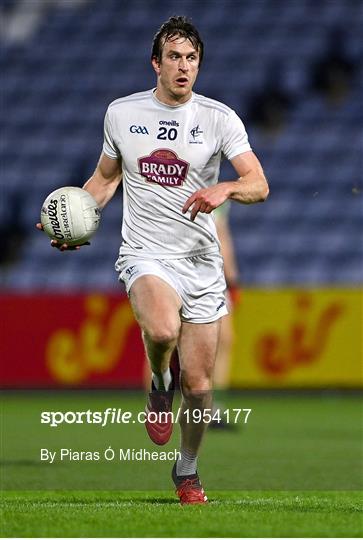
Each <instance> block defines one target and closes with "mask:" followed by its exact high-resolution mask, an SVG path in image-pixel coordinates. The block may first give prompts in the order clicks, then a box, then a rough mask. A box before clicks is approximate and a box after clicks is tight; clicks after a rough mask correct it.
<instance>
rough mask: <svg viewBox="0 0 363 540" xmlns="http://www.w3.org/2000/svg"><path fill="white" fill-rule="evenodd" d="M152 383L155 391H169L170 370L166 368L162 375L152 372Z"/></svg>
mask: <svg viewBox="0 0 363 540" xmlns="http://www.w3.org/2000/svg"><path fill="white" fill-rule="evenodd" d="M153 383H154V384H155V388H156V390H165V391H168V390H169V386H170V383H171V371H170V368H167V369H166V370H165V371H163V372H162V373H154V372H153Z"/></svg>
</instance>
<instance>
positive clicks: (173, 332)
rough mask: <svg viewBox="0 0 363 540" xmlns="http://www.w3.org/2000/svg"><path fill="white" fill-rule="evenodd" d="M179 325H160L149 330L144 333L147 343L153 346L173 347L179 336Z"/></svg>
mask: <svg viewBox="0 0 363 540" xmlns="http://www.w3.org/2000/svg"><path fill="white" fill-rule="evenodd" d="M179 330H180V325H177V324H170V323H169V324H162V325H157V326H155V327H152V328H149V329H148V330H147V331H146V332H145V333H146V336H147V338H148V340H149V341H151V342H152V343H153V344H154V345H159V346H161V347H168V346H169V345H175V343H176V341H177V339H178V336H179Z"/></svg>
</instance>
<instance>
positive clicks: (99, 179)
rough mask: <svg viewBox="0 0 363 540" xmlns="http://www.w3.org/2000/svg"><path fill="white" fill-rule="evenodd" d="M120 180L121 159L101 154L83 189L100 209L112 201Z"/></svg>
mask: <svg viewBox="0 0 363 540" xmlns="http://www.w3.org/2000/svg"><path fill="white" fill-rule="evenodd" d="M121 179H122V164H121V159H120V158H119V159H111V158H110V157H108V156H107V155H106V154H105V153H104V152H102V154H101V157H100V159H99V162H98V164H97V167H96V170H95V172H94V173H93V175H92V176H91V178H90V179H89V180H87V182H86V183H85V184H84V186H83V189H85V190H86V191H88V192H89V193H90V194H91V195H92V197H93V198H94V199H95V201H96V202H97V204H98V206H99V208H100V209H102V208H104V207H105V206H106V204H107V203H108V202H109V201H110V200H111V199H112V197H113V195H114V193H115V191H116V189H117V186H118V185H119V183H120V182H121Z"/></svg>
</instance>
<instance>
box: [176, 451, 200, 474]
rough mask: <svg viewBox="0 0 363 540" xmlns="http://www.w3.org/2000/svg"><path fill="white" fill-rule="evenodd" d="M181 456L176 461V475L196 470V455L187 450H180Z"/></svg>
mask: <svg viewBox="0 0 363 540" xmlns="http://www.w3.org/2000/svg"><path fill="white" fill-rule="evenodd" d="M180 453H181V458H180V459H178V461H177V462H176V474H177V476H187V475H189V474H195V473H196V472H197V460H198V456H197V455H196V454H193V453H192V452H190V451H189V450H180Z"/></svg>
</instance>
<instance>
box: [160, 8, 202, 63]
mask: <svg viewBox="0 0 363 540" xmlns="http://www.w3.org/2000/svg"><path fill="white" fill-rule="evenodd" d="M176 36H181V37H183V38H185V39H189V41H190V42H191V43H192V45H193V47H194V48H195V50H197V51H198V52H199V66H200V65H201V63H202V60H203V52H204V45H203V41H202V40H201V37H200V35H199V32H198V30H197V29H196V28H195V26H194V25H193V24H192V22H191V20H190V19H188V18H187V17H184V16H181V15H180V16H174V17H170V19H169V20H167V21H166V22H164V23H163V24H162V25H161V27H160V28H159V30H158V31H157V32H156V34H155V36H154V39H153V44H152V49H151V58H152V59H153V58H156V59H157V60H158V62H161V55H162V52H163V46H164V44H165V42H166V41H168V40H169V39H170V38H173V37H176Z"/></svg>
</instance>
